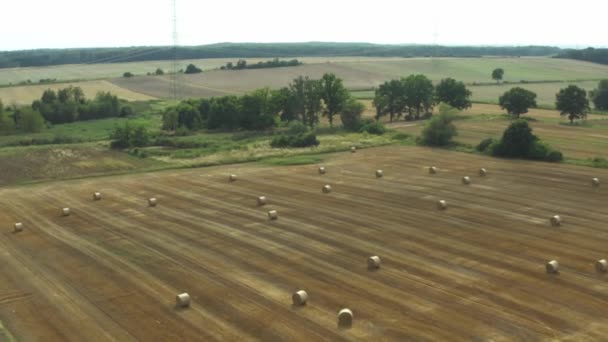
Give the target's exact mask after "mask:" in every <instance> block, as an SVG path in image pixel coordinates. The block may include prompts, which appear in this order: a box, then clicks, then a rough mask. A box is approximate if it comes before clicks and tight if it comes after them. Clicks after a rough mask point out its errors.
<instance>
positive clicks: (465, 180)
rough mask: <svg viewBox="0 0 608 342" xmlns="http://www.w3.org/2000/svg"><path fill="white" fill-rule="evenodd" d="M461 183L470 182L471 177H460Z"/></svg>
mask: <svg viewBox="0 0 608 342" xmlns="http://www.w3.org/2000/svg"><path fill="white" fill-rule="evenodd" d="M462 184H464V185H469V184H471V178H470V177H469V176H464V177H462Z"/></svg>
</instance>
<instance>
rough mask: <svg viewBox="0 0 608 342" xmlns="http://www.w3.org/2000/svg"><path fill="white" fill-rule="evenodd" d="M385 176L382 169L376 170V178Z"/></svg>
mask: <svg viewBox="0 0 608 342" xmlns="http://www.w3.org/2000/svg"><path fill="white" fill-rule="evenodd" d="M382 176H384V172H383V171H382V170H376V178H382Z"/></svg>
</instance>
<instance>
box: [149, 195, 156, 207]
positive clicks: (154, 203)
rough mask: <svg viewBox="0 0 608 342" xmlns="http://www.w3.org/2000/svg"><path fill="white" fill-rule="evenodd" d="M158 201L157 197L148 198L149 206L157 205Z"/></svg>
mask: <svg viewBox="0 0 608 342" xmlns="http://www.w3.org/2000/svg"><path fill="white" fill-rule="evenodd" d="M156 203H157V201H156V197H152V198H149V199H148V205H149V206H151V207H156Z"/></svg>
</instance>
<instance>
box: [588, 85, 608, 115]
mask: <svg viewBox="0 0 608 342" xmlns="http://www.w3.org/2000/svg"><path fill="white" fill-rule="evenodd" d="M591 99H592V100H593V105H594V106H595V109H599V110H608V80H601V81H600V83H599V84H598V86H597V89H594V90H592V91H591Z"/></svg>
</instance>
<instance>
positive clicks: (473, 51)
mask: <svg viewBox="0 0 608 342" xmlns="http://www.w3.org/2000/svg"><path fill="white" fill-rule="evenodd" d="M583 51H586V50H583ZM596 51H599V50H596ZM560 52H563V53H571V52H570V50H568V51H565V52H564V51H563V50H561V49H559V48H557V47H550V46H518V47H496V46H492V47H489V46H435V45H378V44H370V43H317V42H312V43H220V44H211V45H202V46H188V47H177V48H174V47H171V46H164V47H122V48H82V49H40V50H24V51H5V52H0V68H15V67H33V66H48V65H61V64H92V63H119V62H120V63H122V62H138V61H153V60H170V59H173V58H174V56H175V57H176V58H177V59H199V58H247V57H248V58H264V57H268V58H274V57H314V56H367V57H404V58H407V57H480V56H514V57H519V56H555V55H558V54H560ZM575 52H576V51H575ZM605 56H606V55H605V54H604V61H605V58H606V57H605ZM568 58H574V57H568Z"/></svg>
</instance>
